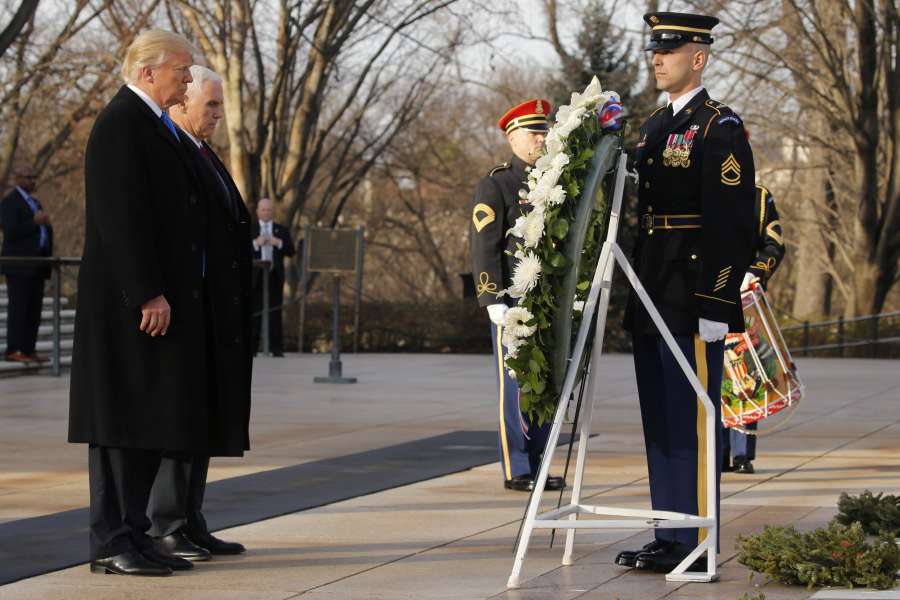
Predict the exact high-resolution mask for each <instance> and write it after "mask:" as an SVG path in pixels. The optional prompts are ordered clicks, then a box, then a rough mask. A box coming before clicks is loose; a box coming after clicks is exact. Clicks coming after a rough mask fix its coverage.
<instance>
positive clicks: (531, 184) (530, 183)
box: [528, 177, 537, 190]
mask: <svg viewBox="0 0 900 600" xmlns="http://www.w3.org/2000/svg"><path fill="white" fill-rule="evenodd" d="M536 187H537V180H536V179H532V178H531V177H529V178H528V189H529V190H533V189H534V188H536Z"/></svg>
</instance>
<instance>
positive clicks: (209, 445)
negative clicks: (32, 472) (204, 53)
mask: <svg viewBox="0 0 900 600" xmlns="http://www.w3.org/2000/svg"><path fill="white" fill-rule="evenodd" d="M196 56H199V52H198V51H197V49H196V48H195V47H194V46H193V45H192V44H191V43H190V42H188V41H187V40H186V39H184V38H183V37H181V36H179V35H177V34H174V33H171V32H167V31H161V30H151V31H147V32H144V33H142V34H140V35H139V36H137V38H135V40H134V42H133V43H132V45H131V46H130V47H129V49H128V51H127V52H126V56H125V60H124V62H123V65H122V75H123V77H124V79H125V81H126V83H127V85H125V86H123V87H122V88H121V89H120V90H119V92H118V93H117V94H116V96H115V97H114V98H113V99H112V100H111V101H110V102H109V104H108V105H107V106H106V108H104V109H103V111H101V113H100V115H99V116H98V117H97V120H96V122H95V123H94V127H93V129H92V131H91V135H90V138H89V140H88V144H87V148H86V151H85V243H84V252H83V254H82V264H81V269H80V271H79V274H78V312H77V314H76V317H75V347H74V350H73V359H72V375H71V386H70V406H69V441H70V442H73V443H87V444H89V445H90V446H89V450H88V469H89V475H90V495H91V498H90V500H91V502H90V542H91V545H90V551H91V571H93V572H97V573H118V574H123V575H155V576H159V575H170V574H171V573H172V570H173V569H190V568H191V567H192V563H191V562H190V561H187V560H184V559H182V558H179V557H177V556H174V555H172V554H171V553H166V552H161V551H160V548H159V547H155V546H154V543H153V540H152V539H151V538H150V536H148V535H147V531H148V530H149V529H150V526H151V523H150V520H149V519H148V518H147V507H148V500H149V496H150V490H151V487H152V485H153V482H154V479H155V478H156V475H157V472H158V470H159V466H160V462H161V460H162V456H163V453H164V452H165V453H167V454H171V453H182V454H185V455H206V456H241V455H243V452H244V451H245V450H247V449H248V448H249V435H248V429H247V414H246V410H232V407H230V406H228V405H226V404H224V403H223V396H221V395H220V394H219V393H218V390H219V389H222V386H223V385H227V384H228V382H227V381H219V379H218V375H219V371H218V370H217V369H216V367H215V365H213V364H212V361H213V360H214V356H215V355H214V351H213V349H212V346H213V345H214V344H215V343H217V342H218V340H217V339H216V337H215V336H216V332H217V331H218V330H225V329H226V325H225V324H223V323H222V322H221V321H220V320H219V318H218V315H217V314H215V311H214V309H215V308H216V307H218V306H219V305H218V304H215V303H213V302H212V300H211V296H212V295H213V294H215V293H217V290H216V289H214V288H213V287H212V286H213V285H214V283H215V281H216V278H217V276H216V275H214V273H215V272H216V269H218V268H220V265H221V264H222V263H223V261H224V259H223V258H222V256H221V255H219V254H218V252H220V248H218V247H217V246H216V245H214V244H213V243H212V242H211V238H210V237H209V235H208V233H207V231H208V225H209V212H210V205H211V204H212V200H211V199H210V198H209V187H208V185H207V184H206V178H203V177H202V176H201V175H198V173H197V168H196V164H195V161H194V159H193V158H192V157H191V156H190V155H189V154H188V152H187V151H186V149H185V147H184V146H183V145H182V139H181V138H182V134H179V132H178V129H177V128H176V127H175V125H174V124H173V123H172V121H171V119H170V118H169V116H168V115H167V113H166V112H165V110H166V109H168V108H170V107H172V106H175V105H177V104H179V103H180V102H182V101H183V99H184V94H185V91H186V89H187V85H188V83H190V82H191V74H190V67H191V65H192V64H194V57H196ZM211 265H213V266H211Z"/></svg>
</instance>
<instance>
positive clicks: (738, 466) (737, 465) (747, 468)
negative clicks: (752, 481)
mask: <svg viewBox="0 0 900 600" xmlns="http://www.w3.org/2000/svg"><path fill="white" fill-rule="evenodd" d="M734 472H735V473H743V474H745V475H752V474H753V473H756V470H755V469H754V468H753V463H752V462H750V459H749V458H747V457H746V456H735V457H734Z"/></svg>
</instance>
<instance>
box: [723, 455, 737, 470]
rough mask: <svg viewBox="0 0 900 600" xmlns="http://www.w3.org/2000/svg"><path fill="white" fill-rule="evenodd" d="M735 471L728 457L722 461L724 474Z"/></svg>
mask: <svg viewBox="0 0 900 600" xmlns="http://www.w3.org/2000/svg"><path fill="white" fill-rule="evenodd" d="M732 471H734V467H733V466H732V465H731V461H730V460H728V457H727V456H726V457H725V458H723V459H722V472H723V473H731V472H732Z"/></svg>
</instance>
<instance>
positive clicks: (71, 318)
mask: <svg viewBox="0 0 900 600" xmlns="http://www.w3.org/2000/svg"><path fill="white" fill-rule="evenodd" d="M59 316H60V319H62V322H63V323H66V322H72V323H74V322H75V309H74V308H64V309H62V310H61V311H59ZM52 318H53V310H52V309H48V308H45V309H44V310H42V311H41V322H42V323H49V322H50V320H51V319H52ZM0 326H6V310H5V309H4V310H0Z"/></svg>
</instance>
